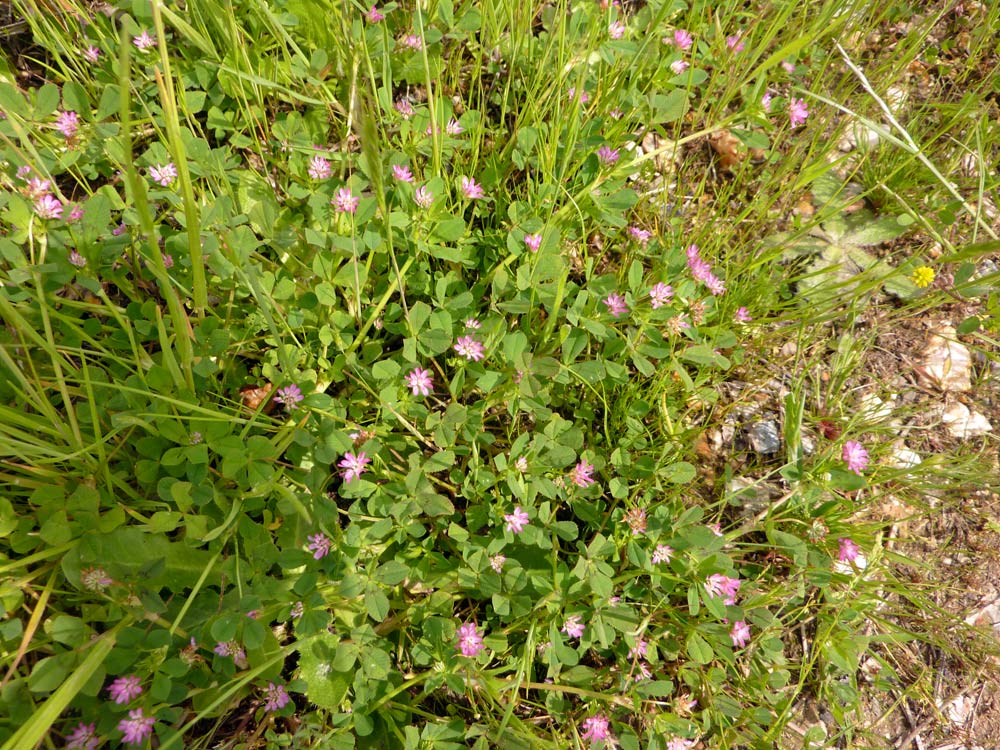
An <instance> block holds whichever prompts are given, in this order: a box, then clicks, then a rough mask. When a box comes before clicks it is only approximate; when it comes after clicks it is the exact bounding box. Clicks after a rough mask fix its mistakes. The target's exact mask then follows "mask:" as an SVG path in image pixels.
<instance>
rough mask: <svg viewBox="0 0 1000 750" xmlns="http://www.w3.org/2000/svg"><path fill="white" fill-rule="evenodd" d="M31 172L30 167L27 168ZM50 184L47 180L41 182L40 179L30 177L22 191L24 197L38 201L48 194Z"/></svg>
mask: <svg viewBox="0 0 1000 750" xmlns="http://www.w3.org/2000/svg"><path fill="white" fill-rule="evenodd" d="M28 170H29V171H30V170H31V167H28ZM50 184H51V183H50V182H49V181H48V180H43V179H42V178H41V177H32V178H31V179H30V180H28V184H27V186H26V187H25V189H24V193H25V195H27V196H28V197H29V198H32V199H34V200H38V199H39V198H42V197H43V196H46V195H48V194H49V186H50Z"/></svg>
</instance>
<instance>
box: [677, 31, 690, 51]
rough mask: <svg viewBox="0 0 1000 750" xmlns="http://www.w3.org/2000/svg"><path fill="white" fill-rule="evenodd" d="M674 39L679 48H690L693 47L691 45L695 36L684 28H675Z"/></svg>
mask: <svg viewBox="0 0 1000 750" xmlns="http://www.w3.org/2000/svg"><path fill="white" fill-rule="evenodd" d="M672 41H673V43H674V44H675V45H676V46H677V48H678V49H682V50H689V49H691V45H692V44H694V37H693V36H691V33H690V32H688V31H685V30H684V29H675V30H674V36H673V40H672Z"/></svg>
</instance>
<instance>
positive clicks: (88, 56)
mask: <svg viewBox="0 0 1000 750" xmlns="http://www.w3.org/2000/svg"><path fill="white" fill-rule="evenodd" d="M83 59H84V60H86V61H87V62H90V63H96V62H97V61H98V60H100V59H101V48H100V47H95V46H94V45H93V44H92V45H90V46H89V47H87V49H85V50H84V51H83Z"/></svg>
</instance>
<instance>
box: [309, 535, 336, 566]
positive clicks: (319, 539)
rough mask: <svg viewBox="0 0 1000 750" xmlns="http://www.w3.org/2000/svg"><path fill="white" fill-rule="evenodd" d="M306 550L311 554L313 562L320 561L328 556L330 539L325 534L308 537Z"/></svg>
mask: <svg viewBox="0 0 1000 750" xmlns="http://www.w3.org/2000/svg"><path fill="white" fill-rule="evenodd" d="M306 549H308V550H309V551H310V552H312V553H313V559H314V560H322V559H323V558H324V557H326V556H327V555H329V554H330V537H328V536H327V535H326V534H313V535H312V536H310V537H309V544H308V545H307V546H306Z"/></svg>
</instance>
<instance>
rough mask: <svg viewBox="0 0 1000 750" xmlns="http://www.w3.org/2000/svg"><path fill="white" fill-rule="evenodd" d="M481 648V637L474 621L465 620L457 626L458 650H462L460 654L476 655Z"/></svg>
mask: <svg viewBox="0 0 1000 750" xmlns="http://www.w3.org/2000/svg"><path fill="white" fill-rule="evenodd" d="M483 648H484V646H483V637H482V636H481V635H480V634H479V631H478V629H477V628H476V624H475V623H473V622H467V623H465V624H463V625H460V626H459V628H458V650H459V651H461V652H462V656H478V655H479V652H480V651H482V650H483Z"/></svg>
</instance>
